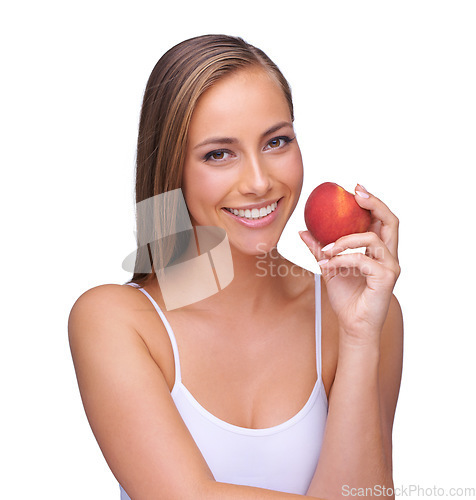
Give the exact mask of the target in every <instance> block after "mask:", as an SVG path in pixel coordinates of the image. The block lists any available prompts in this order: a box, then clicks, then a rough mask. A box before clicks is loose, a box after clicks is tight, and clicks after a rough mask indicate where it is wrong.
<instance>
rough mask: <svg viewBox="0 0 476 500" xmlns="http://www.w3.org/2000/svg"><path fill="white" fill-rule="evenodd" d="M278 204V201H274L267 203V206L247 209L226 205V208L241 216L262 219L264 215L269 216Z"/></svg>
mask: <svg viewBox="0 0 476 500" xmlns="http://www.w3.org/2000/svg"><path fill="white" fill-rule="evenodd" d="M277 206H278V202H277V201H275V202H274V203H271V205H267V206H266V207H261V208H259V209H258V208H252V209H251V210H250V209H249V208H247V209H244V210H243V209H241V208H228V207H226V208H225V210H228V212H231V213H232V214H234V215H237V216H239V217H244V218H245V219H250V220H254V219H261V218H262V217H266V216H268V215H269V214H270V213H271V212H274V211H275V210H276V208H277Z"/></svg>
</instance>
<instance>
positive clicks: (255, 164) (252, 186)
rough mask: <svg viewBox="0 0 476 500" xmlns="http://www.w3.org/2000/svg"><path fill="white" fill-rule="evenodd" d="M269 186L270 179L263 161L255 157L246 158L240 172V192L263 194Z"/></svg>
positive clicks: (270, 183)
mask: <svg viewBox="0 0 476 500" xmlns="http://www.w3.org/2000/svg"><path fill="white" fill-rule="evenodd" d="M271 186H272V180H271V177H270V176H269V172H268V169H267V168H266V165H265V162H264V161H263V160H260V159H259V158H257V157H248V158H246V159H245V162H244V165H243V168H242V169H241V172H240V186H239V188H240V192H241V193H242V194H254V195H256V196H263V195H264V194H266V193H267V192H268V191H269V190H270V189H271Z"/></svg>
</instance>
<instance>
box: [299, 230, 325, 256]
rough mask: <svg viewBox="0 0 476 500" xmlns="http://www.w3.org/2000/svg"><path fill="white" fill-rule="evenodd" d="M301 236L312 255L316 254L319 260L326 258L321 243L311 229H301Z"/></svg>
mask: <svg viewBox="0 0 476 500" xmlns="http://www.w3.org/2000/svg"><path fill="white" fill-rule="evenodd" d="M299 236H300V237H301V239H302V241H304V243H305V244H306V245H307V246H308V248H309V250H310V251H311V253H312V255H314V257H315V258H316V259H317V260H318V261H319V260H321V259H324V254H323V253H322V250H321V244H320V243H319V242H318V241H317V240H316V238H314V236H312V234H311V233H310V232H309V231H299Z"/></svg>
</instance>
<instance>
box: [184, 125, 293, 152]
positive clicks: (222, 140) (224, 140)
mask: <svg viewBox="0 0 476 500" xmlns="http://www.w3.org/2000/svg"><path fill="white" fill-rule="evenodd" d="M292 126H293V124H292V123H291V122H279V123H277V124H276V125H273V126H272V127H270V128H269V129H268V130H266V132H263V133H262V134H261V137H262V138H264V137H266V136H267V135H269V134H272V133H273V132H276V131H277V130H279V129H281V128H283V127H291V128H292ZM235 142H238V139H236V138H235V137H209V138H208V139H205V140H204V141H202V142H200V143H199V144H197V145H196V146H195V147H194V148H193V149H198V148H200V147H202V146H206V145H207V144H233V143H235Z"/></svg>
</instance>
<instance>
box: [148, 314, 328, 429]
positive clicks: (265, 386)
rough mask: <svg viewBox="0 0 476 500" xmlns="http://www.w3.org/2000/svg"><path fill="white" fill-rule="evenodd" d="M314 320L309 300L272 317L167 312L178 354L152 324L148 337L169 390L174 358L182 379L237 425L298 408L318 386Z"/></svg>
mask: <svg viewBox="0 0 476 500" xmlns="http://www.w3.org/2000/svg"><path fill="white" fill-rule="evenodd" d="M315 319H316V318H315V310H314V307H312V308H311V307H309V308H303V309H301V311H300V314H295V315H290V316H289V315H283V314H276V315H274V318H270V317H269V316H268V317H260V316H259V315H253V316H237V317H230V316H227V317H222V318H220V317H217V316H215V317H213V316H211V315H207V314H196V315H194V314H190V313H187V314H172V313H171V314H169V315H168V320H169V323H170V326H171V328H172V330H173V335H174V338H175V340H176V345H177V348H178V349H177V352H176V355H175V357H174V352H173V349H172V347H171V345H170V341H169V342H167V340H168V339H166V338H159V337H158V336H157V335H155V336H154V334H153V325H152V324H151V325H149V334H148V335H147V344H148V347H149V350H150V351H151V354H152V355H153V356H154V358H155V359H156V361H157V363H158V364H159V366H160V368H161V370H162V371H163V373H164V375H165V378H166V379H167V381H168V383H169V387H170V389H172V387H173V385H174V384H175V383H176V380H175V375H176V364H177V365H178V366H179V373H180V375H179V376H180V377H181V380H180V381H179V382H181V383H182V384H183V385H184V386H185V388H186V389H187V391H188V392H189V393H190V394H191V395H192V396H193V398H194V399H195V400H196V401H197V402H198V403H199V404H200V405H201V406H202V407H203V408H205V409H206V410H207V411H208V412H210V413H211V414H213V415H214V416H216V417H217V418H219V419H221V420H223V421H225V422H228V423H231V424H234V425H237V426H240V427H247V428H267V427H272V426H275V425H278V424H281V423H283V422H285V421H287V420H289V419H290V418H292V417H293V416H294V415H296V414H297V413H298V412H299V411H300V410H301V409H302V408H303V407H304V405H305V404H306V402H307V401H308V400H309V398H310V395H311V393H312V391H313V389H314V386H315V385H316V380H317V370H318V366H319V361H320V356H321V352H320V349H319V347H320V342H319V332H318V331H316V321H315ZM159 321H160V320H159ZM155 331H156V332H157V330H155ZM165 337H167V336H166V335H165ZM167 344H168V345H167Z"/></svg>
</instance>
